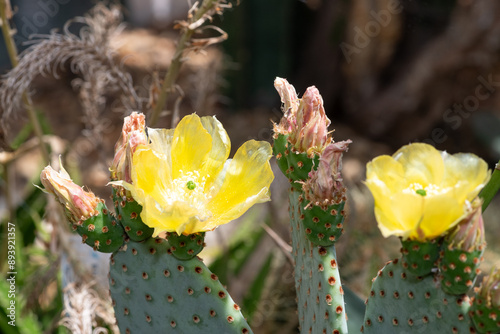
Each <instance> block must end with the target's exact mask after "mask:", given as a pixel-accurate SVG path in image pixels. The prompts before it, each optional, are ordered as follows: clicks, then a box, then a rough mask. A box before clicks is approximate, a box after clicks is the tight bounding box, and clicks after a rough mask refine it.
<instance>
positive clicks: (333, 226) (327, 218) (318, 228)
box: [299, 199, 345, 246]
mask: <svg viewBox="0 0 500 334" xmlns="http://www.w3.org/2000/svg"><path fill="white" fill-rule="evenodd" d="M299 201H300V199H299ZM302 204H303V206H301V213H302V215H304V217H303V218H302V220H303V222H304V231H305V233H306V237H307V239H309V241H311V242H312V243H313V244H315V245H318V246H331V245H333V244H334V243H335V242H336V241H337V240H338V239H339V238H340V236H341V235H342V233H343V232H344V218H345V212H344V205H345V202H340V203H339V204H334V205H331V206H329V207H327V208H326V210H323V208H321V207H320V206H315V205H310V202H308V201H307V200H302Z"/></svg>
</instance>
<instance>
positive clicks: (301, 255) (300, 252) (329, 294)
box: [290, 188, 347, 334]
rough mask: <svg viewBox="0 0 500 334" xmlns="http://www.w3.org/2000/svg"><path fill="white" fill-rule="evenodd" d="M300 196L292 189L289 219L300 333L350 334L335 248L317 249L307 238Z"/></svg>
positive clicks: (318, 247) (321, 247) (319, 247)
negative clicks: (348, 333)
mask: <svg viewBox="0 0 500 334" xmlns="http://www.w3.org/2000/svg"><path fill="white" fill-rule="evenodd" d="M300 194H301V192H299V191H297V190H294V189H293V188H292V189H291V192H290V218H291V224H292V226H291V229H292V246H293V256H294V259H295V288H296V290H297V299H298V313H299V324H300V326H301V332H302V333H338V334H342V333H347V321H346V312H345V307H344V290H343V289H342V284H341V281H340V274H339V270H338V265H337V257H336V252H335V246H333V245H332V246H328V247H323V246H316V245H314V244H313V243H312V242H310V241H309V240H308V239H307V238H306V232H305V229H304V225H303V223H302V219H301V218H300V216H301V215H302V213H301V204H300V200H299V197H300Z"/></svg>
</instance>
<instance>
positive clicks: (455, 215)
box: [412, 192, 466, 241]
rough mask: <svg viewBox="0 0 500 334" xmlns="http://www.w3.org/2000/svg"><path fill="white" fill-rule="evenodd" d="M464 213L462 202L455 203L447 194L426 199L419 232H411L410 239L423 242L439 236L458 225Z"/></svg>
mask: <svg viewBox="0 0 500 334" xmlns="http://www.w3.org/2000/svg"><path fill="white" fill-rule="evenodd" d="M465 212H466V210H465V206H464V202H463V201H461V202H459V201H457V200H456V199H455V198H454V197H453V196H450V194H449V193H446V192H443V193H440V194H438V195H434V196H429V197H426V198H424V212H423V217H422V221H421V222H420V224H419V228H420V230H421V232H418V231H414V232H412V238H415V239H419V240H420V241H425V240H430V239H434V238H436V237H438V236H441V235H442V234H444V233H445V232H446V231H448V230H449V229H450V228H452V227H453V226H455V225H456V224H458V222H459V221H460V219H461V217H462V216H463V215H464V214H465ZM422 236H424V237H422Z"/></svg>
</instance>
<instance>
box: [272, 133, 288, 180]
mask: <svg viewBox="0 0 500 334" xmlns="http://www.w3.org/2000/svg"><path fill="white" fill-rule="evenodd" d="M287 150H288V135H284V134H281V133H278V134H275V135H274V144H273V154H274V156H275V157H276V163H277V164H278V167H279V168H280V170H281V172H282V173H283V174H285V175H286V173H287V170H288V160H287V158H286V155H287V154H288V152H287ZM285 152H287V153H285Z"/></svg>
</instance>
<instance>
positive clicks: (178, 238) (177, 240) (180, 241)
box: [167, 232, 205, 260]
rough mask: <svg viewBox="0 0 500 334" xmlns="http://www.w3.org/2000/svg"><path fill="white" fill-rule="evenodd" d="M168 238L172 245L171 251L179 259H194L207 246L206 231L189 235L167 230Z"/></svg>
mask: <svg viewBox="0 0 500 334" xmlns="http://www.w3.org/2000/svg"><path fill="white" fill-rule="evenodd" d="M167 239H168V242H169V243H170V245H171V247H170V251H171V252H172V254H173V255H174V256H175V257H176V258H178V259H179V260H189V259H192V258H193V257H195V256H196V255H198V254H199V253H200V252H201V251H202V250H203V247H205V243H204V240H205V232H201V233H193V234H189V235H184V234H181V235H178V234H177V233H175V232H167Z"/></svg>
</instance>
